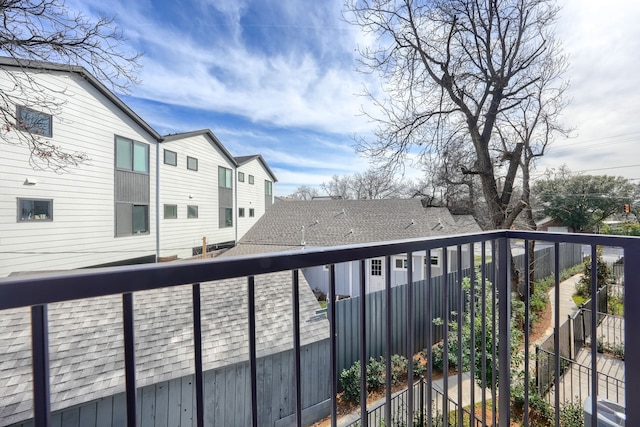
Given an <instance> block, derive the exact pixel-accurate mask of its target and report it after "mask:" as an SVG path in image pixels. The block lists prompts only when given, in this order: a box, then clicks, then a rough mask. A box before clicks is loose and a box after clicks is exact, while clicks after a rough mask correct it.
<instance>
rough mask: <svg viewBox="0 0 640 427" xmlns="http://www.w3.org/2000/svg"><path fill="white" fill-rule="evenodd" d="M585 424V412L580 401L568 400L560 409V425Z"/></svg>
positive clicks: (580, 425) (566, 426) (579, 425)
mask: <svg viewBox="0 0 640 427" xmlns="http://www.w3.org/2000/svg"><path fill="white" fill-rule="evenodd" d="M582 426H584V412H583V409H582V405H580V403H574V402H568V403H565V404H564V405H563V406H562V409H560V427H582Z"/></svg>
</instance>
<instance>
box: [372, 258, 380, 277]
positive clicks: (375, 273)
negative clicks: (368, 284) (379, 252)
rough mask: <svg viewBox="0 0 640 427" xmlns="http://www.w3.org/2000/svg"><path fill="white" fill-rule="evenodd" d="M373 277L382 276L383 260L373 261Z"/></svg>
mask: <svg viewBox="0 0 640 427" xmlns="http://www.w3.org/2000/svg"><path fill="white" fill-rule="evenodd" d="M371 275H372V276H382V260H381V259H372V260H371Z"/></svg>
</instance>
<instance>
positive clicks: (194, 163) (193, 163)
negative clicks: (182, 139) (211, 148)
mask: <svg viewBox="0 0 640 427" xmlns="http://www.w3.org/2000/svg"><path fill="white" fill-rule="evenodd" d="M187 169H189V170H192V171H197V170H198V159H196V158H195V157H189V156H187Z"/></svg>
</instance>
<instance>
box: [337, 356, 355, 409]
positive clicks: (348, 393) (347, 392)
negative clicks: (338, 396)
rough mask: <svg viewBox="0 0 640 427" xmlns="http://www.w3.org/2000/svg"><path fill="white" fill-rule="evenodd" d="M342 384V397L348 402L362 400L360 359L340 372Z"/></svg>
mask: <svg viewBox="0 0 640 427" xmlns="http://www.w3.org/2000/svg"><path fill="white" fill-rule="evenodd" d="M340 386H341V387H342V398H343V399H344V400H346V401H348V402H358V401H359V400H360V361H359V360H357V361H355V362H354V364H353V365H351V367H350V368H347V369H343V370H342V372H341V373H340Z"/></svg>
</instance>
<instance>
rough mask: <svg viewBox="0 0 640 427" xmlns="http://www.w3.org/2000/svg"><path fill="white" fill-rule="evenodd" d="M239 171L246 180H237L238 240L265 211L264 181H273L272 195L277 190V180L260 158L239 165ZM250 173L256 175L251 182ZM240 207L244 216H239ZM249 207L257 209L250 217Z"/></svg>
mask: <svg viewBox="0 0 640 427" xmlns="http://www.w3.org/2000/svg"><path fill="white" fill-rule="evenodd" d="M238 172H243V173H244V182H238V181H237V174H236V182H237V184H238V206H237V207H236V212H235V216H236V217H237V218H238V222H237V223H238V240H239V239H241V238H242V236H244V235H245V233H246V232H247V231H248V230H249V229H250V228H251V227H253V225H254V224H255V223H256V221H258V219H260V217H261V216H262V215H264V212H265V200H264V199H265V192H264V190H265V188H264V181H265V180H269V181H271V182H272V183H273V186H272V192H271V193H272V196H271V199H272V201H273V194H274V192H275V182H273V178H272V177H271V175H269V173H268V172H267V170H266V169H265V168H264V166H263V165H262V163H261V162H260V160H259V159H258V158H255V159H253V160H251V161H249V162H247V163H245V164H243V165H241V166H239V167H238ZM249 175H253V176H254V183H253V185H252V184H249ZM238 208H244V212H245V213H244V218H240V217H238ZM249 209H254V210H255V216H254V217H253V218H251V217H249Z"/></svg>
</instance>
